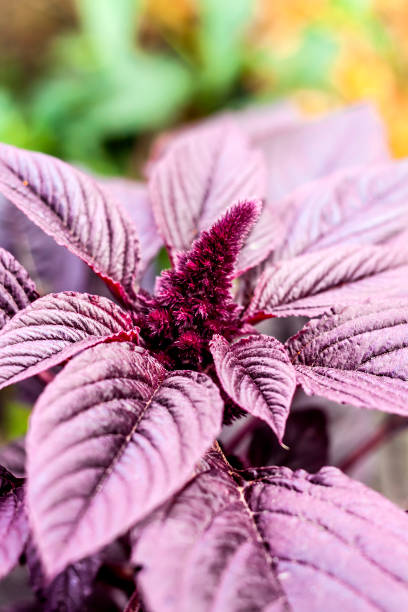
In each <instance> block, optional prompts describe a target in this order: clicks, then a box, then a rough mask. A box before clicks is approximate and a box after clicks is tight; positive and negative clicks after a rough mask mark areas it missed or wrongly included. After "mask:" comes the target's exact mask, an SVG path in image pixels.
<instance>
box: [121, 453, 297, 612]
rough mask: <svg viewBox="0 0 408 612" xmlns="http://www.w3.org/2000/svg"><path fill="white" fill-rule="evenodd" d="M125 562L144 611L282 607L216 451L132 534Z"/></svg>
mask: <svg viewBox="0 0 408 612" xmlns="http://www.w3.org/2000/svg"><path fill="white" fill-rule="evenodd" d="M133 539H134V541H135V544H134V547H133V561H134V563H136V564H137V565H140V566H141V568H142V569H141V572H140V573H139V576H138V583H139V585H140V588H141V591H142V597H143V601H145V602H146V605H147V608H148V610H150V611H151V612H190V611H192V610H194V612H210V610H211V612H236V611H237V610H271V612H272V611H274V612H275V611H276V612H281V611H283V610H285V609H286V607H285V605H284V601H283V593H282V589H281V587H280V585H279V582H278V580H277V579H276V576H275V572H274V569H273V563H272V559H271V557H270V555H269V553H268V551H267V549H266V547H265V548H264V547H263V546H262V543H260V534H259V532H258V529H257V527H256V523H255V521H254V520H253V518H252V516H251V512H250V510H249V509H248V507H247V505H246V503H245V500H244V498H243V496H242V495H241V493H240V488H239V487H238V486H237V484H236V482H235V480H234V478H233V477H232V476H231V472H230V471H228V469H227V467H226V465H225V464H224V462H223V461H222V459H220V458H219V456H218V453H209V454H208V455H207V465H206V467H204V469H203V472H202V473H201V474H200V475H199V476H197V477H196V478H195V480H194V481H193V482H192V483H191V484H189V485H187V486H186V487H185V489H184V490H182V491H181V493H179V494H178V495H176V496H175V498H174V499H173V500H171V501H170V503H169V504H166V505H165V506H164V507H163V508H162V509H160V510H159V511H158V512H157V513H156V514H155V515H153V516H152V517H151V519H150V520H147V521H146V524H144V525H143V524H142V525H141V526H140V527H138V528H136V529H135V530H134V532H133Z"/></svg>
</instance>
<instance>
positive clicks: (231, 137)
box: [149, 119, 277, 271]
mask: <svg viewBox="0 0 408 612" xmlns="http://www.w3.org/2000/svg"><path fill="white" fill-rule="evenodd" d="M187 167H188V172H186V170H185V169H186V168H187ZM265 184H266V177H265V168H264V161H263V159H262V155H261V154H260V153H259V152H258V151H256V150H255V149H253V148H252V147H251V145H250V144H249V142H248V140H247V138H246V137H245V135H244V134H243V133H241V131H240V130H239V129H238V127H237V126H236V125H235V123H234V122H233V121H232V120H229V119H226V120H225V121H223V122H217V123H216V124H215V125H210V126H206V125H204V126H200V127H198V128H193V129H192V130H189V131H188V132H187V133H186V134H183V135H182V136H180V137H178V138H176V139H175V140H174V141H173V142H172V143H171V144H170V145H169V147H168V150H167V152H166V154H165V155H164V156H163V158H162V159H160V160H159V161H158V162H157V163H156V164H155V165H154V166H153V169H152V172H151V175H150V180H149V192H150V197H151V200H152V204H153V210H154V214H155V217H156V221H157V224H158V227H159V230H160V232H161V234H162V236H163V238H164V241H165V243H166V245H167V246H168V247H169V248H170V249H173V250H176V251H177V250H186V249H188V248H189V247H190V246H191V243H192V241H193V240H194V239H195V238H196V237H197V236H198V234H199V233H200V232H202V231H203V230H207V229H208V228H209V227H210V226H211V224H213V223H214V221H215V220H216V219H217V217H219V216H220V215H221V214H222V213H224V212H225V211H226V210H227V208H228V207H229V206H230V205H231V204H233V203H234V202H235V201H237V200H244V199H254V198H263V197H264V196H265V189H266V187H265ZM267 221H268V222H269V221H270V220H269V217H268V219H267ZM274 232H276V228H275V227H274V225H273V224H271V223H270V228H269V235H268V240H266V237H265V228H264V227H263V224H262V223H260V228H259V229H257V228H254V230H253V232H252V234H251V235H250V236H249V238H248V243H247V246H246V247H245V248H244V249H243V252H242V254H241V259H240V262H239V265H238V270H239V271H243V270H245V269H246V268H248V267H250V266H252V265H255V264H256V263H258V262H259V261H261V260H262V259H264V258H265V257H266V256H267V255H268V253H269V252H270V251H271V250H272V248H273V240H274V237H275V239H276V238H277V234H276V233H275V234H274Z"/></svg>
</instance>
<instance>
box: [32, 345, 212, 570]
mask: <svg viewBox="0 0 408 612" xmlns="http://www.w3.org/2000/svg"><path fill="white" fill-rule="evenodd" d="M222 410H223V405H222V401H221V398H220V396H219V392H218V390H217V388H216V386H215V385H214V383H213V382H212V381H211V380H210V378H209V377H207V376H206V375H205V374H200V373H197V372H190V371H187V370H183V371H174V372H167V371H166V370H165V369H164V368H163V366H161V365H160V364H159V362H158V361H156V360H155V359H153V358H152V357H151V356H150V355H149V353H148V352H147V351H145V350H143V349H141V348H139V347H136V346H135V345H134V344H130V343H112V344H108V345H99V346H97V347H94V348H92V349H90V350H88V351H85V352H84V353H82V354H81V355H79V356H77V357H76V358H75V359H73V360H72V361H71V362H70V363H69V364H68V365H67V366H66V367H65V368H64V370H63V371H62V372H61V373H60V374H58V375H57V376H56V378H55V379H54V380H53V381H52V382H51V383H50V384H49V385H48V386H47V387H46V389H45V391H44V392H43V394H42V395H41V397H40V398H39V400H38V402H37V404H36V406H35V409H34V412H33V415H32V419H31V427H30V431H29V434H28V438H27V474H28V502H29V508H30V518H31V523H32V526H33V530H34V538H35V542H36V545H37V546H38V549H39V552H40V555H41V558H42V561H43V563H44V566H45V569H46V571H47V574H48V575H50V576H51V577H52V576H55V575H56V574H57V573H59V572H60V571H62V570H63V569H64V568H65V567H66V566H67V565H68V564H70V563H74V562H76V561H77V560H79V559H81V558H83V557H85V556H88V555H91V554H93V553H94V552H96V551H97V550H98V549H99V548H101V547H102V546H104V545H105V544H107V543H109V542H110V541H111V540H112V539H113V538H115V537H116V536H118V535H119V534H121V533H123V532H125V531H126V529H127V528H129V527H130V526H131V525H132V524H134V523H135V522H136V521H138V520H139V519H141V518H143V517H144V516H145V515H146V514H147V513H149V512H150V511H151V510H152V509H153V508H154V507H155V506H157V505H158V504H160V503H162V502H163V501H164V500H165V499H166V498H167V497H168V496H169V495H171V494H173V493H174V492H175V491H176V490H177V489H179V488H180V487H181V486H183V484H184V483H185V482H186V481H187V480H188V478H189V477H190V476H191V474H192V472H193V468H194V465H195V463H196V462H197V461H198V460H199V458H200V457H201V456H202V454H203V453H204V452H205V451H206V450H207V449H208V448H209V446H210V445H211V444H212V442H213V439H214V438H215V436H216V435H217V434H218V432H219V429H220V427H221V420H222Z"/></svg>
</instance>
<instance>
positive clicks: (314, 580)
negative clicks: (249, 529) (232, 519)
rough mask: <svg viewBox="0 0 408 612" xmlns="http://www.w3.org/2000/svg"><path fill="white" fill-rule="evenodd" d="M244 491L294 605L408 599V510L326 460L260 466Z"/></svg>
mask: <svg viewBox="0 0 408 612" xmlns="http://www.w3.org/2000/svg"><path fill="white" fill-rule="evenodd" d="M252 477H255V478H256V479H257V480H255V481H252V482H249V483H248V484H247V485H246V486H245V488H244V492H243V496H244V498H245V500H246V503H247V504H248V507H249V508H250V510H251V511H252V513H253V517H254V521H255V523H256V526H257V529H258V531H259V533H260V534H261V536H262V540H263V541H264V542H265V543H266V544H267V546H268V550H269V554H270V556H271V558H272V559H273V560H274V562H275V568H276V569H275V571H276V573H277V576H278V578H279V579H280V582H281V584H282V587H283V589H284V591H285V593H286V595H287V597H288V600H289V604H290V606H291V609H292V610H296V612H310V610H350V612H351V611H354V610H361V611H363V610H364V611H367V612H368V611H374V610H386V611H388V612H392V611H393V610H400V609H404V608H405V607H406V606H408V535H407V533H408V531H407V529H408V517H407V515H406V514H405V513H404V512H403V511H402V510H400V509H399V508H397V507H396V506H394V505H393V504H392V503H391V502H389V501H388V500H387V499H385V498H383V497H382V496H381V495H379V494H378V493H376V492H374V491H372V490H370V489H368V488H367V487H365V486H364V485H362V484H360V483H359V482H356V481H353V480H351V479H350V478H348V477H347V476H345V475H344V474H342V473H341V472H340V471H339V470H337V469H336V468H333V467H326V468H323V469H322V470H320V471H319V472H318V473H317V474H315V475H309V474H307V473H306V472H304V471H303V470H300V471H298V472H292V471H291V470H289V469H288V468H266V469H264V470H262V469H260V470H254V471H253V474H252Z"/></svg>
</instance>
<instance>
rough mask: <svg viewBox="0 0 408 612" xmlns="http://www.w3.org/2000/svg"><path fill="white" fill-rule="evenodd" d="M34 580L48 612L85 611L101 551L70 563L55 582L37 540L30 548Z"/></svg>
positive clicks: (29, 544) (38, 595) (34, 587)
mask: <svg viewBox="0 0 408 612" xmlns="http://www.w3.org/2000/svg"><path fill="white" fill-rule="evenodd" d="M26 557H27V565H28V568H29V572H30V582H31V585H32V588H33V591H34V592H35V594H36V595H37V599H38V600H39V601H40V603H41V604H42V607H41V609H42V610H43V611H44V612H55V611H56V610H58V611H59V610H64V612H82V611H83V610H87V609H88V606H87V605H86V600H87V599H88V597H89V596H90V595H91V593H92V589H93V582H94V580H95V577H96V574H97V572H98V570H99V568H100V566H101V563H102V559H101V557H100V555H93V556H92V557H88V558H86V559H83V560H82V561H78V562H77V563H74V564H73V565H69V566H68V567H67V568H66V569H65V570H64V571H63V572H62V573H61V574H58V576H56V578H54V580H52V582H49V581H48V580H47V578H46V575H45V572H44V570H43V567H42V563H41V559H40V557H39V555H38V552H37V550H36V547H35V545H34V543H33V542H32V541H31V540H29V542H28V545H27V548H26Z"/></svg>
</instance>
